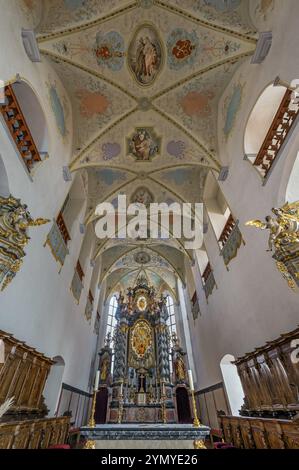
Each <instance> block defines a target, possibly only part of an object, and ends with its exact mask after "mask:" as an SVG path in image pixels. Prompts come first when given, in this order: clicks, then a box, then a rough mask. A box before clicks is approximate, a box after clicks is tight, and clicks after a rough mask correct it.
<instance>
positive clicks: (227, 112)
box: [223, 83, 244, 139]
mask: <svg viewBox="0 0 299 470" xmlns="http://www.w3.org/2000/svg"><path fill="white" fill-rule="evenodd" d="M243 88H244V85H242V84H241V83H237V84H235V86H234V88H233V90H232V93H231V94H230V95H229V96H227V98H226V99H225V102H224V117H225V124H224V129H223V132H224V135H225V137H226V139H227V138H228V137H229V135H230V134H231V132H232V130H233V128H234V126H235V121H236V118H237V114H238V111H239V109H240V106H241V103H242V95H243Z"/></svg>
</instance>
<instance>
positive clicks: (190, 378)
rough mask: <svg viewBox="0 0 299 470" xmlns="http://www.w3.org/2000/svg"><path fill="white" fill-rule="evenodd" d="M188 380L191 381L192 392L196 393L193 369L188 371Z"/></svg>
mask: <svg viewBox="0 0 299 470" xmlns="http://www.w3.org/2000/svg"><path fill="white" fill-rule="evenodd" d="M188 379H189V386H190V390H193V391H194V383H193V375H192V370H191V369H189V370H188Z"/></svg>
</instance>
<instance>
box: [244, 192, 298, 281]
mask: <svg viewBox="0 0 299 470" xmlns="http://www.w3.org/2000/svg"><path fill="white" fill-rule="evenodd" d="M272 214H273V215H268V216H267V217H266V218H265V222H262V221H260V220H250V221H249V222H247V223H246V225H248V226H250V227H257V228H259V229H261V230H269V239H268V250H267V251H269V252H273V259H274V260H275V262H276V267H277V269H278V270H279V271H280V273H281V274H282V276H283V277H284V278H285V279H286V281H287V283H288V285H289V287H290V288H291V289H295V288H297V287H299V201H297V202H293V203H290V204H289V203H286V204H284V205H283V206H282V207H280V208H273V209H272Z"/></svg>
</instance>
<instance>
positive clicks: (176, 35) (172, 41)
mask: <svg viewBox="0 0 299 470" xmlns="http://www.w3.org/2000/svg"><path fill="white" fill-rule="evenodd" d="M198 52H199V40H198V36H197V34H196V32H195V31H192V33H188V32H187V31H185V30H184V29H181V28H176V29H175V30H173V31H172V32H171V34H170V35H169V37H168V41H167V54H168V66H169V68H171V69H176V70H178V69H181V68H182V67H184V66H185V65H189V66H190V65H193V64H194V62H195V59H196V56H197V54H198Z"/></svg>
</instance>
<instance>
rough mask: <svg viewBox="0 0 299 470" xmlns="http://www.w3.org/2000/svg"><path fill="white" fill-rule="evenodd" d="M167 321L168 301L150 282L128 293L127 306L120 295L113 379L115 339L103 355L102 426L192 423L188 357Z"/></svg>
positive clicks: (142, 282)
mask: <svg viewBox="0 0 299 470" xmlns="http://www.w3.org/2000/svg"><path fill="white" fill-rule="evenodd" d="M167 319H168V309H167V306H166V298H165V297H163V296H162V297H161V298H159V299H158V298H157V297H156V293H155V290H154V288H153V287H150V286H148V285H147V282H146V280H145V279H143V278H140V279H139V281H138V282H137V285H136V287H135V288H133V289H132V288H129V289H128V292H127V298H126V301H125V298H124V296H123V295H122V294H120V296H119V299H118V307H117V311H116V320H117V325H116V328H115V333H114V338H113V341H114V368H113V374H112V375H111V374H110V369H111V360H112V349H111V348H110V338H108V340H107V341H106V345H105V347H104V348H103V349H102V350H101V352H100V364H99V369H100V389H99V392H98V398H97V410H96V421H97V422H99V423H100V422H102V423H103V422H110V423H176V422H185V423H187V422H191V412H190V403H189V393H188V386H187V381H186V366H185V362H184V356H185V353H184V352H183V350H182V349H181V347H180V346H179V343H178V340H177V338H176V335H174V336H173V337H172V338H170V334H169V328H168V325H167ZM171 361H172V366H173V367H172V368H173V371H174V373H173V374H172V373H171V364H170V362H171ZM110 386H111V389H110ZM108 389H110V394H109V395H110V400H109V404H108ZM107 405H108V406H107ZM103 409H105V410H106V409H107V413H106V417H105V416H103V415H102V416H101V410H103ZM97 418H98V419H97Z"/></svg>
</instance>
